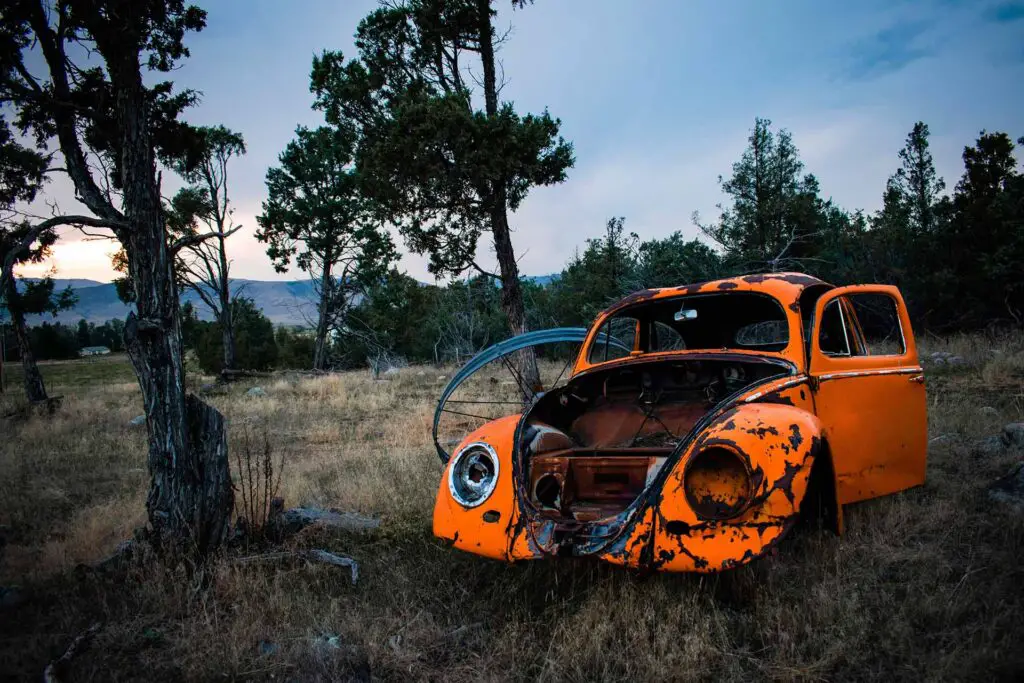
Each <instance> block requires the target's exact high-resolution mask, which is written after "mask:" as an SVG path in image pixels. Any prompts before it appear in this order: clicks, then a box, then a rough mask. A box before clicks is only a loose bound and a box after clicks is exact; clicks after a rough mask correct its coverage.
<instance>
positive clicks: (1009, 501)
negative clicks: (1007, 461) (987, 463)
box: [988, 462, 1024, 513]
mask: <svg viewBox="0 0 1024 683" xmlns="http://www.w3.org/2000/svg"><path fill="white" fill-rule="evenodd" d="M988 497H989V498H991V499H992V500H994V501H996V502H998V503H1003V504H1004V505H1010V506H1012V507H1015V508H1017V510H1018V511H1019V512H1022V513H1024V462H1019V463H1017V464H1016V465H1014V466H1013V469H1011V470H1010V472H1009V473H1008V474H1006V475H1005V476H1003V477H1001V478H999V479H997V480H996V482H995V483H994V484H992V486H990V487H989V489H988Z"/></svg>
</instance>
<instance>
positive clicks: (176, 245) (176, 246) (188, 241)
mask: <svg viewBox="0 0 1024 683" xmlns="http://www.w3.org/2000/svg"><path fill="white" fill-rule="evenodd" d="M241 229H242V226H241V225H236V226H235V227H233V228H231V229H230V230H228V231H226V232H221V231H219V230H213V231H210V232H203V233H196V234H194V235H185V236H184V237H181V238H178V239H176V240H174V242H173V243H171V251H173V252H178V251H181V250H182V249H184V248H185V247H191V246H195V245H197V244H200V243H202V242H205V241H206V240H208V239H210V238H211V237H221V238H224V239H227V238H228V237H230V236H231V235H233V234H235V233H236V232H238V231H239V230H241Z"/></svg>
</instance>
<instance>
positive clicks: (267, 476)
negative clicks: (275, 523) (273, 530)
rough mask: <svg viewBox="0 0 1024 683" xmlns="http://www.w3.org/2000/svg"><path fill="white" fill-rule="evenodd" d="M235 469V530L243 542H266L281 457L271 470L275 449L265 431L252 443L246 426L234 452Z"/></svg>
mask: <svg viewBox="0 0 1024 683" xmlns="http://www.w3.org/2000/svg"><path fill="white" fill-rule="evenodd" d="M235 460H236V465H237V467H238V484H237V485H236V487H235V488H236V490H237V491H238V492H239V493H240V494H241V499H242V503H241V509H239V506H238V503H237V502H236V504H235V516H236V518H237V526H238V527H239V528H240V529H241V530H243V531H244V534H245V539H246V541H250V540H251V541H265V540H266V537H267V531H268V529H269V527H270V523H271V518H272V516H273V514H274V512H275V508H274V499H275V498H276V497H277V494H278V491H279V490H280V488H281V475H282V473H283V472H284V455H283V454H282V455H281V456H279V457H278V458H277V467H276V468H275V467H274V449H273V448H272V447H271V445H270V438H269V436H268V435H267V430H266V428H264V429H263V430H262V432H261V434H260V439H259V442H255V441H254V439H253V437H252V432H251V430H250V429H249V427H248V426H244V427H243V428H242V447H241V449H235ZM236 500H237V499H236Z"/></svg>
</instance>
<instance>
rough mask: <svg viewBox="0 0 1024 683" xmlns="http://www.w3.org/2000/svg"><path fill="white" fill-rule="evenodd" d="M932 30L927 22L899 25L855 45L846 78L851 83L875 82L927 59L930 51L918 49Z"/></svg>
mask: <svg viewBox="0 0 1024 683" xmlns="http://www.w3.org/2000/svg"><path fill="white" fill-rule="evenodd" d="M931 26H932V23H931V22H928V21H900V22H897V23H895V24H893V25H892V26H889V27H888V28H884V29H882V30H880V31H877V32H876V33H875V34H874V35H872V36H870V37H868V38H865V39H863V40H861V41H859V42H858V43H856V44H854V46H853V49H852V55H851V62H850V64H849V66H848V67H847V70H846V75H847V76H848V77H849V78H851V79H854V80H859V79H871V78H878V77H879V76H885V75H887V74H891V73H894V72H897V71H900V70H901V69H903V68H904V67H906V66H908V65H909V64H912V63H913V62H916V61H918V60H919V59H923V58H925V57H928V56H930V55H931V54H932V53H933V48H931V47H925V46H924V45H921V39H922V37H923V36H924V35H925V33H926V32H927V31H928V29H930V28H931Z"/></svg>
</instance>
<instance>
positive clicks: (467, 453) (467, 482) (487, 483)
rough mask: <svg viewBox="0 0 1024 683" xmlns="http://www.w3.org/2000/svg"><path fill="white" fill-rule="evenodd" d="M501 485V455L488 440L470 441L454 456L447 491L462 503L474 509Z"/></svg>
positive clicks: (449, 469)
mask: <svg viewBox="0 0 1024 683" xmlns="http://www.w3.org/2000/svg"><path fill="white" fill-rule="evenodd" d="M497 485H498V454H497V453H495V452H494V449H493V448H492V447H491V446H490V445H489V444H486V443H483V442H480V441H478V442H476V443H471V444H469V445H468V446H466V447H465V448H463V449H462V450H461V451H459V452H458V453H456V454H455V457H454V458H452V464H451V466H449V468H448V490H449V491H451V494H452V498H454V499H455V500H456V501H457V502H458V503H459V505H462V506H463V507H467V508H472V507H476V506H477V505H480V504H481V503H483V502H484V501H485V500H487V499H488V498H490V496H491V494H492V493H494V488H495V487H496V486H497Z"/></svg>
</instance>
